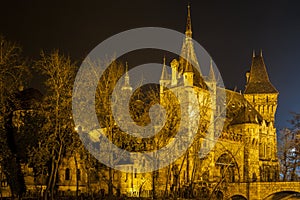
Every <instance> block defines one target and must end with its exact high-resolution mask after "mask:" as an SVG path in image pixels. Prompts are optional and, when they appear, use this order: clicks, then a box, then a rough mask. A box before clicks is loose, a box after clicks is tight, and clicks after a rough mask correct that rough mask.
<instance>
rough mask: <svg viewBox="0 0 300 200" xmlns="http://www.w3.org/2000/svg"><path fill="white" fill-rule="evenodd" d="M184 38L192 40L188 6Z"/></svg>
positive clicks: (189, 8)
mask: <svg viewBox="0 0 300 200" xmlns="http://www.w3.org/2000/svg"><path fill="white" fill-rule="evenodd" d="M185 35H186V37H190V38H192V20H191V7H190V4H189V5H188V15H187V20H186V30H185Z"/></svg>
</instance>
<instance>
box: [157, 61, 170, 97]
mask: <svg viewBox="0 0 300 200" xmlns="http://www.w3.org/2000/svg"><path fill="white" fill-rule="evenodd" d="M169 83H170V80H169V74H168V71H167V66H166V57H164V60H163V68H162V71H161V76H160V81H159V84H160V95H162V94H163V92H164V87H167V86H168V85H169Z"/></svg>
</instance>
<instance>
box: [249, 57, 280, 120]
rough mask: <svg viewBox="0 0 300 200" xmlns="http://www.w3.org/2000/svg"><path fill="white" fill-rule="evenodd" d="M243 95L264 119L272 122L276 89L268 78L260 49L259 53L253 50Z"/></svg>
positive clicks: (275, 103)
mask: <svg viewBox="0 0 300 200" xmlns="http://www.w3.org/2000/svg"><path fill="white" fill-rule="evenodd" d="M244 97H245V98H246V99H247V100H248V101H249V103H250V104H251V105H252V106H254V107H255V109H256V110H257V111H258V112H259V113H260V114H261V115H262V117H263V118H264V119H265V120H266V121H268V122H273V123H274V118H275V112H276V109H277V97H278V91H277V89H276V88H275V87H274V86H273V85H272V83H271V82H270V80H269V76H268V73H267V69H266V66H265V63H264V59H263V55H262V51H261V52H260V55H256V54H255V52H253V56H252V64H251V68H250V73H249V74H248V81H247V83H246V88H245V91H244Z"/></svg>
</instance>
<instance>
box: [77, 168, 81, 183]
mask: <svg viewBox="0 0 300 200" xmlns="http://www.w3.org/2000/svg"><path fill="white" fill-rule="evenodd" d="M80 179H81V171H80V169H77V180H78V181H80Z"/></svg>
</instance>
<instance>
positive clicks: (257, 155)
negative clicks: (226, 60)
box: [120, 8, 279, 198]
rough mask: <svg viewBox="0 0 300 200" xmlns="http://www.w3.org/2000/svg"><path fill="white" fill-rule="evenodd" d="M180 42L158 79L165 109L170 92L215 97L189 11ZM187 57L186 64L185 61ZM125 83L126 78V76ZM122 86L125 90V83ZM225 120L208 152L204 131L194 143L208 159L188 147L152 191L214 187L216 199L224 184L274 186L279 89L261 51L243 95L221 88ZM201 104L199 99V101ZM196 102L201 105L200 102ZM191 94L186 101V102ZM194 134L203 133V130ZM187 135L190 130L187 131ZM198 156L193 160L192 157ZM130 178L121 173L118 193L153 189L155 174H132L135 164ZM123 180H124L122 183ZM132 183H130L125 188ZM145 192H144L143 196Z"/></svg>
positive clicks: (198, 191)
mask: <svg viewBox="0 0 300 200" xmlns="http://www.w3.org/2000/svg"><path fill="white" fill-rule="evenodd" d="M185 35H186V36H185V40H184V41H183V46H182V51H181V57H180V58H178V59H173V61H172V62H171V63H170V66H171V74H169V73H168V70H167V67H166V65H165V59H164V65H163V69H162V75H161V79H160V85H161V86H160V101H161V104H162V105H164V104H166V102H164V99H165V97H166V96H167V95H168V92H169V90H168V89H166V87H168V88H171V90H172V92H176V91H182V89H183V90H185V91H189V90H192V91H196V93H197V94H199V96H206V95H207V94H209V92H208V88H209V89H210V90H211V92H210V95H211V96H212V97H213V95H214V94H216V93H217V92H218V90H220V89H222V88H219V87H218V84H217V80H216V79H217V77H216V74H215V72H214V70H213V66H212V63H211V66H210V72H209V75H208V76H207V77H204V76H203V75H202V74H201V72H200V73H198V74H197V73H196V72H195V68H199V69H201V67H200V66H199V64H198V60H197V57H196V53H195V51H194V47H193V41H192V25H191V15H190V8H188V16H187V25H186V31H185ZM184 57H185V58H188V60H190V61H191V63H192V64H193V66H194V67H193V66H192V64H191V63H188V62H187V61H186V60H185V59H183V58H184ZM128 80H129V78H128ZM128 80H127V85H126V86H125V87H127V88H128V82H129V81H128ZM225 94H226V102H227V103H226V120H225V123H224V126H223V127H222V131H221V134H220V135H218V139H217V141H216V144H215V146H214V147H213V148H212V149H210V146H209V145H210V142H209V141H208V140H207V139H206V138H207V137H205V133H204V135H203V137H202V138H201V136H200V139H199V142H198V143H197V144H194V145H199V146H200V147H201V151H202V152H205V148H207V149H208V150H210V152H208V154H207V155H205V156H203V157H201V155H200V156H199V147H198V148H197V147H195V146H194V147H193V146H192V147H191V148H190V150H189V152H188V153H187V154H185V155H184V156H182V157H181V158H180V159H178V160H177V161H176V162H175V163H173V164H171V165H170V167H168V168H164V169H161V170H159V171H158V172H156V173H155V175H154V176H155V178H154V179H155V182H156V184H155V187H156V188H155V189H154V191H155V192H156V193H157V195H163V194H165V191H167V193H172V192H174V191H177V193H180V192H181V193H185V195H188V196H189V195H190V194H186V193H191V192H192V193H195V194H193V195H194V196H195V195H196V196H197V195H200V196H203V195H205V194H206V193H207V191H208V190H212V189H213V188H214V187H216V186H218V189H217V190H216V191H215V195H216V198H223V197H224V196H225V195H226V194H225V193H226V192H224V191H225V190H226V188H227V184H228V183H243V182H272V181H277V180H278V179H279V162H278V158H277V141H276V129H275V127H274V122H275V113H276V108H277V98H278V91H277V90H276V88H275V87H274V86H273V85H272V83H271V82H270V80H269V77H268V73H267V70H266V66H265V63H264V59H263V55H262V52H260V54H259V55H256V54H255V53H254V52H253V56H252V64H251V66H250V71H249V72H248V73H247V74H246V86H245V90H244V92H243V93H241V92H235V91H231V90H227V89H225ZM202 100H203V98H202ZM202 100H200V98H199V102H200V101H202ZM189 101H190V100H189V96H188V95H187V96H186V100H185V102H180V103H186V104H189V103H190V102H189ZM210 103H211V104H212V105H210V108H212V110H214V111H213V112H212V111H210V114H208V116H207V117H208V119H211V118H212V115H213V114H212V113H215V114H217V113H218V112H220V110H219V108H218V106H217V103H216V101H215V100H214V97H213V98H211V100H210ZM217 128H219V127H217V125H210V126H209V127H208V128H207V131H206V132H209V129H210V131H211V130H213V131H214V130H216V129H217ZM198 134H200V135H201V134H203V133H201V130H200V131H199V133H198ZM187 135H188V131H187ZM195 158H196V159H195ZM132 168H133V174H134V175H132V176H130V178H131V179H132V180H129V181H128V176H129V175H128V174H123V175H121V177H123V178H121V179H120V181H121V183H122V184H121V186H123V188H122V189H121V190H122V192H124V193H128V191H130V192H133V193H134V194H139V193H142V194H139V195H141V196H143V195H144V194H146V193H147V194H148V193H149V191H152V190H153V184H152V181H153V174H135V173H134V166H132ZM125 180H126V181H125ZM128 183H130V184H128ZM188 188H192V191H188ZM145 191H148V192H145Z"/></svg>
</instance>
